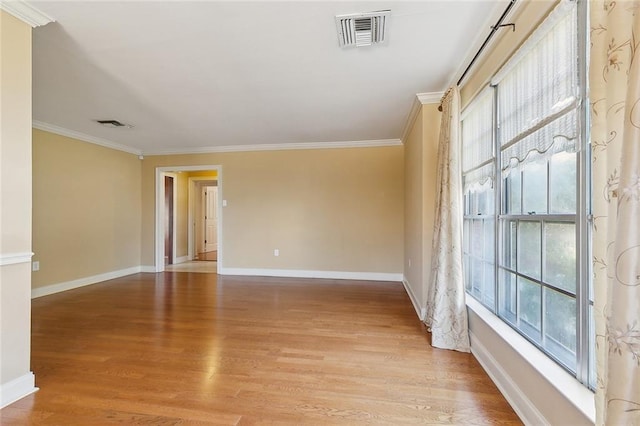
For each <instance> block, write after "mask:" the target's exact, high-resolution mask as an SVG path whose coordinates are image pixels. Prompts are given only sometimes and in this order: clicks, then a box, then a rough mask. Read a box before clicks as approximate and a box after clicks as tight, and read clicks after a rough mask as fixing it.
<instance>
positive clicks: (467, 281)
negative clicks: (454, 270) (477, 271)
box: [462, 254, 471, 291]
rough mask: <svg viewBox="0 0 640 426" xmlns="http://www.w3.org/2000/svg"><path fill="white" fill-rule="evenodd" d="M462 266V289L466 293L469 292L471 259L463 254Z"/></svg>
mask: <svg viewBox="0 0 640 426" xmlns="http://www.w3.org/2000/svg"><path fill="white" fill-rule="evenodd" d="M462 264H463V266H464V287H465V288H466V289H467V291H471V275H470V273H471V258H470V257H469V256H467V255H466V254H465V255H464V256H462Z"/></svg>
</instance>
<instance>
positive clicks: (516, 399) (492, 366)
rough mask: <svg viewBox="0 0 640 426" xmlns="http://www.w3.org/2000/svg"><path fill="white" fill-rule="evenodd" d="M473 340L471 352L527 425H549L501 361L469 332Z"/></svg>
mask: <svg viewBox="0 0 640 426" xmlns="http://www.w3.org/2000/svg"><path fill="white" fill-rule="evenodd" d="M469 338H470V340H471V353H472V354H473V356H474V357H475V358H476V359H477V360H478V362H479V363H480V365H481V366H482V368H483V369H484V371H486V372H487V374H488V375H489V377H490V378H491V380H492V381H493V383H495V385H496V386H497V387H498V389H499V390H500V392H501V393H502V395H504V397H505V399H506V400H507V401H508V402H509V405H511V407H512V408H513V410H514V411H515V412H516V414H517V415H518V417H520V420H522V422H523V423H524V424H525V425H549V424H550V423H549V421H547V419H546V418H545V417H544V416H543V415H542V413H540V411H538V409H537V408H536V406H535V405H534V404H533V403H532V402H531V400H530V399H529V398H528V397H527V395H526V394H525V393H524V392H522V390H521V389H520V388H519V387H518V385H517V384H516V383H515V382H514V381H513V380H512V379H511V377H510V376H509V374H508V373H507V372H506V371H504V369H503V368H502V367H501V366H500V363H498V361H496V359H495V358H494V357H493V356H492V355H491V352H490V351H489V350H488V349H487V348H486V347H485V346H484V345H483V344H482V343H481V342H480V339H478V338H477V337H476V336H475V334H473V333H471V332H470V333H469Z"/></svg>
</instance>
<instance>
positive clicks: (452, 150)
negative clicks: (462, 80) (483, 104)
mask: <svg viewBox="0 0 640 426" xmlns="http://www.w3.org/2000/svg"><path fill="white" fill-rule="evenodd" d="M460 163H461V155H460V93H459V91H458V88H457V87H453V88H451V89H449V91H448V92H447V93H446V94H445V96H444V98H443V100H442V121H441V126H440V140H439V145H438V172H437V181H436V185H437V186H436V211H435V224H434V236H433V245H432V268H431V280H430V285H429V289H428V293H427V306H426V317H425V322H426V324H427V327H428V328H429V330H430V331H431V345H432V346H434V347H437V348H442V349H453V350H457V351H460V352H469V351H470V345H469V330H468V322H467V307H466V304H465V289H464V274H463V269H462V221H463V219H462V218H463V204H462V170H461V164H460Z"/></svg>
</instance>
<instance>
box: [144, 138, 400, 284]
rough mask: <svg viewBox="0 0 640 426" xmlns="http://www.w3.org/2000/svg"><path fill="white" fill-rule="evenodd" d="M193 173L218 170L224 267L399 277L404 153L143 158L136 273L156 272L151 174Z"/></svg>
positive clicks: (374, 151) (345, 151)
mask: <svg viewBox="0 0 640 426" xmlns="http://www.w3.org/2000/svg"><path fill="white" fill-rule="evenodd" d="M192 165H220V166H222V173H221V175H220V176H219V184H220V188H221V190H222V191H223V192H222V197H221V199H225V200H227V202H228V206H227V207H224V208H223V217H222V220H223V225H222V226H223V229H222V235H221V236H220V240H221V242H222V250H223V255H224V261H223V262H224V265H223V266H224V267H226V268H258V269H292V270H312V271H345V272H380V273H400V272H401V271H402V261H403V242H402V235H403V147H401V146H396V147H380V148H356V149H321V150H292V151H260V152H242V153H220V154H194V155H169V156H148V157H145V159H144V160H143V168H142V169H143V172H142V227H143V228H142V262H143V265H146V266H151V265H153V264H154V238H155V237H154V235H155V227H154V217H155V216H154V211H155V169H156V167H169V166H192ZM276 248H277V249H279V250H280V256H279V257H274V255H273V250H274V249H276Z"/></svg>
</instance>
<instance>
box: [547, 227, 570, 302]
mask: <svg viewBox="0 0 640 426" xmlns="http://www.w3.org/2000/svg"><path fill="white" fill-rule="evenodd" d="M544 240H545V245H546V247H545V273H544V282H546V283H549V284H552V285H554V286H556V287H559V288H561V289H563V290H566V291H569V292H571V293H573V294H575V293H576V225H575V224H573V223H545V225H544Z"/></svg>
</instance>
